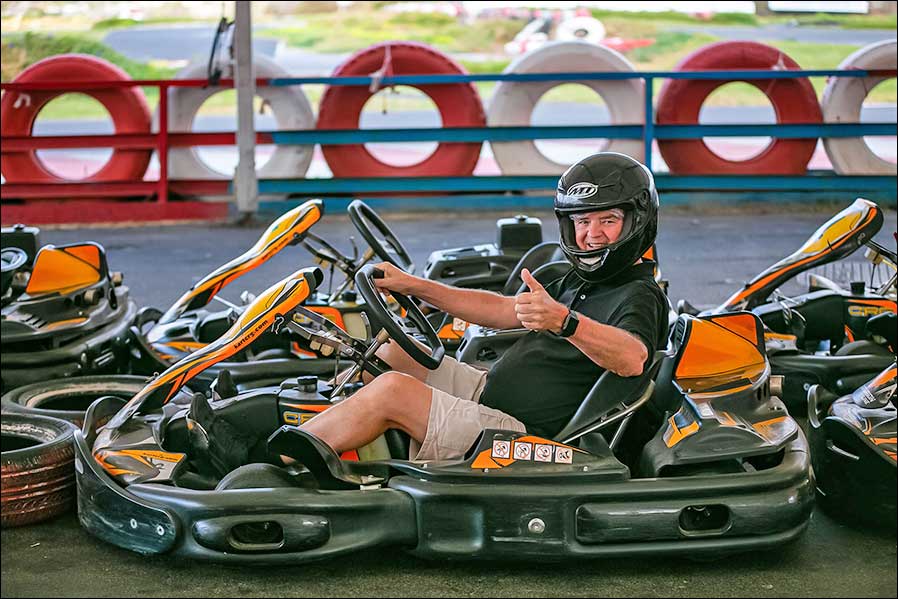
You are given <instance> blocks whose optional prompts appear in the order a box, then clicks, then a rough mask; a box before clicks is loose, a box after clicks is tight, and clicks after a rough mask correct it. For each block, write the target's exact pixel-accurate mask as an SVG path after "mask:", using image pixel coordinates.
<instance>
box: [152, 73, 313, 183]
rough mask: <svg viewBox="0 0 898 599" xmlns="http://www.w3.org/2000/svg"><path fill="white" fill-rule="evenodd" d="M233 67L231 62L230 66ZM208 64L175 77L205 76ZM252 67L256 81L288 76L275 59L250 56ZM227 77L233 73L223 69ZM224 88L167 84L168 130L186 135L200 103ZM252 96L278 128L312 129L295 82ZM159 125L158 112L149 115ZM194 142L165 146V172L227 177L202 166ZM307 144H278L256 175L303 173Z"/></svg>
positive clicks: (309, 156)
mask: <svg viewBox="0 0 898 599" xmlns="http://www.w3.org/2000/svg"><path fill="white" fill-rule="evenodd" d="M232 66H233V65H232ZM206 69H207V65H206V64H205V62H204V63H199V62H196V63H192V64H189V65H187V66H186V67H184V69H182V70H181V71H180V72H178V74H177V75H176V76H175V79H205V78H206ZM253 69H254V70H255V76H256V78H257V79H271V78H275V77H289V76H290V74H289V73H288V72H287V71H285V70H284V69H283V68H281V67H280V66H279V65H278V64H277V63H276V62H274V61H273V60H271V59H268V58H266V57H264V56H255V57H253ZM222 76H223V77H225V78H230V77H232V76H233V73H231V72H227V69H225V72H224V73H222ZM225 89H226V88H222V87H170V88H169V89H168V130H169V132H170V133H189V132H191V131H192V130H193V123H194V121H195V120H196V115H197V113H198V112H199V110H200V107H201V106H202V105H203V103H204V102H205V101H206V100H208V99H209V98H210V97H211V96H213V95H214V94H216V93H219V92H221V91H224V90H225ZM256 95H257V96H259V97H260V98H262V100H263V101H264V102H265V103H266V104H267V105H268V106H270V108H271V111H272V112H273V113H274V118H275V120H276V121H277V126H278V129H279V130H298V129H314V128H315V115H314V113H313V112H312V107H311V105H310V104H309V100H308V98H306V95H305V93H304V92H303V91H302V87H300V86H298V85H291V86H277V87H272V86H260V87H257V88H256ZM153 122H154V123H156V124H158V122H159V114H158V110H157V113H156V114H155V115H154V117H153ZM196 150H197V146H188V147H182V148H170V149H169V151H168V176H169V177H171V178H172V179H206V180H225V179H232V178H233V175H228V174H224V173H221V172H219V171H216V170H215V169H213V168H212V167H210V166H209V165H208V164H206V163H205V162H204V161H203V160H202V159H201V158H200V157H199V155H198V154H197V151H196ZM313 150H314V146H312V145H302V146H294V145H277V146H275V150H274V153H273V154H272V155H271V157H270V158H269V159H268V162H266V163H265V165H264V166H262V167H261V168H258V169H256V174H257V176H258V177H259V178H260V179H278V178H295V177H302V176H304V175H305V173H306V171H307V170H309V165H310V164H311V163H312V153H313Z"/></svg>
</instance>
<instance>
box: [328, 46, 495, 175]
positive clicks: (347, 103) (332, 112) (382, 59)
mask: <svg viewBox="0 0 898 599" xmlns="http://www.w3.org/2000/svg"><path fill="white" fill-rule="evenodd" d="M375 73H378V74H380V75H381V76H384V75H464V74H467V72H466V71H465V69H464V67H462V66H461V65H459V64H458V63H456V62H455V61H454V60H452V59H451V58H449V57H448V56H446V55H445V54H442V53H440V52H438V51H436V50H434V49H433V48H431V47H429V46H427V45H425V44H419V43H415V42H386V43H383V44H376V45H374V46H371V47H370V48H366V49H364V50H362V51H360V52H357V53H355V54H353V55H352V56H350V57H349V58H348V59H347V60H346V62H344V63H343V64H341V65H340V66H338V67H337V69H336V70H335V71H334V72H333V73H332V74H331V76H332V77H349V76H368V75H373V74H375ZM414 87H416V88H417V89H419V90H421V91H422V92H423V93H425V94H427V95H428V96H429V97H430V99H431V100H433V102H434V104H436V105H437V108H438V109H439V111H440V117H441V118H442V119H443V127H485V126H486V116H485V114H484V111H483V104H482V103H481V101H480V97H479V96H478V94H477V90H476V88H475V87H474V85H473V84H471V83H453V84H447V85H415V86H414ZM375 93H376V90H374V91H372V90H371V89H369V88H366V87H361V86H357V87H356V86H354V87H340V86H330V87H328V88H327V90H326V91H325V92H324V96H323V97H322V98H321V104H320V105H319V110H318V125H317V128H318V129H358V127H359V116H360V115H361V113H362V108H363V107H364V106H365V103H366V102H367V101H368V99H369V98H370V97H371V96H373V95H374V94H375ZM480 147H481V144H480V143H445V142H444V143H440V144H439V146H437V149H436V150H435V151H434V153H433V154H431V155H430V156H429V157H427V158H425V159H424V160H423V161H421V162H419V163H417V164H413V165H410V166H393V165H389V164H385V163H383V162H381V161H380V160H378V159H377V158H375V157H374V155H373V154H371V152H369V151H368V149H367V148H365V146H364V145H363V144H354V145H340V146H322V150H323V152H324V157H325V159H326V160H327V164H328V166H329V167H330V169H331V172H333V174H334V177H436V176H452V175H470V174H471V173H472V172H474V166H475V165H476V164H477V159H478V158H479V157H480Z"/></svg>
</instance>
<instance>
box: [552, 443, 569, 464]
mask: <svg viewBox="0 0 898 599" xmlns="http://www.w3.org/2000/svg"><path fill="white" fill-rule="evenodd" d="M573 461H574V451H573V450H572V449H571V448H570V447H556V448H555V463H556V464H570V463H572V462H573Z"/></svg>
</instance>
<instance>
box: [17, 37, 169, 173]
mask: <svg viewBox="0 0 898 599" xmlns="http://www.w3.org/2000/svg"><path fill="white" fill-rule="evenodd" d="M130 79H131V77H130V76H129V75H128V74H127V73H126V72H125V71H123V70H122V69H120V68H119V67H117V66H115V65H113V64H111V63H109V62H107V61H105V60H103V59H101V58H97V57H95V56H88V55H84V54H60V55H58V56H51V57H49V58H45V59H43V60H41V61H39V62H36V63H34V64H33V65H31V66H30V67H28V68H27V69H25V70H24V71H22V72H21V73H20V74H19V76H18V77H16V78H15V79H14V80H13V83H38V82H44V81H78V80H84V81H129V80H130ZM67 93H72V92H67V91H54V90H31V91H22V92H18V91H10V92H4V93H3V99H2V100H0V114H2V118H0V133H2V135H3V136H22V137H24V136H29V135H31V133H32V129H33V128H34V121H35V119H36V118H37V115H38V113H39V112H40V111H41V109H42V108H43V107H44V106H46V104H47V103H48V102H49V101H50V100H52V99H54V98H56V97H58V96H61V95H64V94H67ZM79 93H82V94H86V95H88V96H90V97H92V98H94V99H95V100H97V101H98V102H100V104H102V105H103V106H104V107H105V108H106V110H107V111H109V116H110V117H111V118H112V123H113V126H114V127H115V133H117V134H119V133H149V132H150V109H149V107H148V106H147V100H146V97H145V96H144V93H143V90H142V89H141V88H139V87H120V88H111V89H85V90H81V91H80V92H79ZM151 155H152V150H151V149H134V150H130V149H128V150H125V149H121V148H118V149H115V150H113V151H112V156H111V157H110V158H109V161H108V162H107V163H106V164H105V165H104V166H103V167H102V168H101V169H100V170H99V171H97V172H96V173H94V174H93V175H91V176H89V177H87V178H85V179H79V181H80V182H85V183H93V182H99V181H118V182H123V181H141V180H143V176H144V173H145V172H146V170H147V166H148V165H149V163H150V156H151ZM0 171H2V172H3V176H4V177H6V182H7V183H64V182H70V181H71V180H70V179H65V178H62V177H60V176H58V175H55V174H53V173H51V172H50V171H49V170H47V168H46V167H45V166H44V165H43V163H42V162H41V160H40V158H38V157H37V153H36V151H35V150H31V151H27V152H9V153H7V152H4V153H3V154H2V156H0Z"/></svg>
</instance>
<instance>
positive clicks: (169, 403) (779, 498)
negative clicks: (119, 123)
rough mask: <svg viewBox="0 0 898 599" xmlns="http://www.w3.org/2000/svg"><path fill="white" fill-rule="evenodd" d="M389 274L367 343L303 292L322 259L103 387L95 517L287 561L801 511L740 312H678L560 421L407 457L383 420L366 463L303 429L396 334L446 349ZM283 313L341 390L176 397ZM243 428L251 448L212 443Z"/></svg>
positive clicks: (790, 462)
mask: <svg viewBox="0 0 898 599" xmlns="http://www.w3.org/2000/svg"><path fill="white" fill-rule="evenodd" d="M379 274H382V273H380V271H378V270H377V269H376V268H374V267H373V266H372V265H367V266H365V267H363V268H362V269H360V271H359V272H358V273H357V274H356V277H355V283H356V287H357V289H358V290H359V293H360V294H361V295H362V296H363V298H364V299H365V301H366V302H367V304H368V306H369V314H370V315H372V322H373V323H375V328H374V330H377V333H375V334H372V335H370V336H369V337H368V338H367V339H366V340H361V339H356V338H354V337H352V336H350V335H348V334H346V333H345V331H343V330H342V329H340V328H339V327H337V326H336V325H334V324H333V323H331V322H330V321H328V320H327V319H325V318H321V317H320V315H317V314H316V313H314V312H312V311H309V310H307V309H306V308H304V307H303V306H302V302H303V301H304V300H305V299H307V298H308V297H309V296H310V295H311V294H312V293H313V292H314V290H315V288H316V287H317V285H318V284H319V283H320V281H321V278H322V274H321V272H320V270H317V269H306V270H301V271H298V272H297V273H295V274H294V275H291V276H290V277H287V278H285V279H284V280H283V281H281V282H280V283H278V284H276V285H274V286H272V287H271V288H270V289H269V290H267V291H266V292H265V293H263V294H262V295H260V296H259V297H258V298H256V300H255V301H254V302H253V303H252V304H251V305H250V306H249V307H248V308H247V309H246V311H245V312H244V313H243V314H241V315H240V317H239V318H238V319H237V321H236V322H235V323H234V325H233V326H232V327H231V329H230V330H229V331H228V332H227V333H226V334H225V335H224V336H222V338H221V339H219V340H218V341H216V342H215V343H213V344H210V345H208V346H206V347H205V348H202V349H200V350H198V351H197V352H195V353H194V354H192V355H191V356H189V357H187V358H185V359H184V360H182V361H181V362H179V363H178V364H175V365H174V366H172V367H171V368H169V369H168V370H167V371H165V372H163V373H162V374H161V375H159V376H158V377H157V378H156V379H154V380H153V381H151V382H150V383H149V384H148V385H147V386H146V387H145V388H144V389H143V390H142V391H140V392H139V393H138V394H137V395H135V396H134V397H133V398H132V399H131V400H130V401H128V402H127V403H125V402H123V401H122V400H120V399H117V398H101V399H98V400H97V401H96V402H95V403H94V404H92V405H91V407H90V408H89V410H88V412H87V415H86V419H85V423H84V427H83V429H82V430H81V431H78V432H77V433H76V472H77V481H78V513H79V519H80V522H81V524H82V525H83V526H84V527H85V528H86V529H87V530H88V531H89V532H91V533H92V534H94V535H95V536H97V537H99V538H101V539H103V540H105V541H107V542H110V543H112V544H115V545H118V546H120V547H124V548H127V549H130V550H133V551H138V552H141V553H170V554H175V555H181V556H186V557H191V558H196V559H207V560H216V561H231V562H275V563H277V562H280V563H289V562H303V561H308V560H314V559H322V558H326V557H332V556H337V555H340V554H344V553H348V552H350V551H355V550H358V549H361V548H364V547H370V546H375V545H397V546H399V547H402V548H405V549H408V550H410V551H412V552H414V553H415V554H417V555H419V556H424V557H452V558H506V559H544V558H552V557H556V558H557V557H559V556H594V557H597V556H615V555H633V556H636V555H639V556H643V555H646V554H650V553H653V554H685V555H689V556H693V557H696V556H720V555H721V554H722V553H725V552H736V551H748V550H756V549H760V548H767V547H772V546H776V545H780V544H782V543H785V542H788V541H790V540H792V539H795V538H796V537H798V536H799V535H800V534H801V533H802V531H803V530H804V529H805V528H806V526H807V523H808V520H809V518H810V514H811V511H812V507H813V499H814V491H813V484H812V480H811V474H810V468H809V466H810V463H809V458H808V452H807V444H806V441H805V438H804V436H803V434H802V433H801V431H800V430H799V427H798V426H797V424H796V423H795V421H794V420H793V419H792V418H791V417H790V416H789V415H788V414H787V413H786V410H785V408H784V406H783V404H782V402H780V401H779V400H778V399H777V398H776V397H773V396H772V395H771V393H770V385H769V364H768V362H767V360H766V356H765V348H764V342H763V331H762V327H761V324H760V321H759V320H758V318H757V317H756V316H754V315H752V314H750V313H744V312H743V313H733V314H723V315H713V316H709V317H704V318H699V317H694V316H691V315H683V316H681V317H680V319H679V320H678V322H677V325H676V327H674V330H673V334H672V336H671V340H670V347H669V349H668V350H667V351H664V352H658V353H657V354H656V355H655V359H654V361H653V363H652V365H651V367H649V368H646V370H645V372H644V373H643V374H642V375H640V376H637V377H630V378H622V377H618V376H616V375H614V374H613V373H610V372H606V373H605V374H604V375H602V376H601V377H600V378H599V380H598V381H597V382H596V384H595V385H594V387H593V389H592V390H591V391H590V392H589V393H588V395H587V396H586V397H585V398H584V400H583V403H582V405H581V406H580V408H579V409H578V410H577V412H576V413H575V414H574V416H573V417H572V418H571V420H570V422H569V423H568V424H567V425H566V426H565V427H564V429H563V430H562V431H560V433H559V434H558V435H557V436H556V437H555V438H554V439H544V438H539V437H536V436H534V435H530V434H526V433H517V432H511V431H503V430H484V431H483V432H482V434H481V435H480V437H479V438H478V439H477V441H476V442H475V443H474V444H473V445H472V446H471V448H470V449H469V450H468V452H467V453H466V454H465V456H464V457H463V458H461V459H458V460H451V461H442V462H440V461H433V462H413V461H409V460H408V459H406V458H407V453H406V452H407V442H408V438H407V437H405V436H404V435H403V434H402V433H399V432H397V431H393V430H391V431H388V432H387V433H386V434H385V435H383V436H382V437H380V438H378V439H377V440H376V441H375V442H373V443H371V444H369V445H368V446H366V447H365V448H360V449H359V451H358V457H359V458H360V459H359V460H358V461H351V460H348V459H343V460H341V459H339V458H338V457H337V456H336V455H335V454H333V452H332V451H331V450H330V449H329V448H328V447H326V446H324V445H323V444H322V443H321V442H320V441H318V440H317V439H315V438H314V437H312V436H310V435H308V434H306V433H305V432H304V431H303V430H302V429H301V428H300V427H299V425H301V424H302V423H304V422H306V421H307V420H308V419H309V418H310V417H313V416H314V415H315V414H317V413H319V412H321V411H323V410H326V409H327V408H328V407H329V406H331V405H332V404H334V403H336V402H339V401H342V400H343V399H344V398H345V397H346V396H347V395H349V394H351V393H353V392H354V390H355V389H357V388H358V387H359V386H360V385H362V384H363V383H361V382H356V376H357V375H358V374H359V373H361V372H363V371H365V372H369V373H371V374H374V375H377V374H379V373H381V372H384V371H385V370H388V369H389V366H388V365H387V364H385V363H383V361H381V360H379V359H378V358H377V357H376V356H375V352H376V350H377V348H378V347H379V346H380V345H381V344H382V343H384V342H386V341H387V340H388V339H393V340H394V341H396V342H397V343H398V344H399V345H400V346H401V347H402V348H403V349H405V350H406V352H408V353H409V354H410V355H411V356H412V357H413V358H414V359H415V360H416V361H418V362H419V363H420V364H422V365H424V366H425V367H427V368H429V369H433V368H436V367H437V366H438V365H439V363H440V361H441V360H442V357H443V355H444V351H445V350H444V348H443V346H442V344H441V343H440V342H439V339H438V337H437V335H436V331H434V330H433V327H432V326H431V325H430V324H429V322H428V321H427V319H426V317H424V315H423V314H422V313H421V312H420V310H419V309H418V308H417V306H416V304H415V302H414V301H413V300H412V299H411V298H408V297H405V296H403V295H401V294H398V293H394V294H393V296H394V297H395V299H396V301H397V302H398V303H399V304H400V305H401V306H402V308H403V309H404V312H402V313H396V312H395V311H393V310H392V309H391V308H390V307H389V306H388V305H387V304H386V302H385V301H384V300H383V298H382V297H381V295H380V293H379V292H378V291H377V289H376V287H375V284H374V281H373V279H374V278H376V277H377V276H378V275H379ZM402 314H404V317H403V316H402ZM410 330H415V331H417V332H418V333H419V334H420V335H421V337H422V338H423V339H424V345H425V347H426V349H422V348H421V347H420V346H418V345H417V344H415V343H414V342H412V341H411V339H410V338H409V337H408V335H407V334H406V333H407V332H409V331H410ZM269 331H280V332H281V333H282V334H286V335H288V336H298V337H301V338H304V339H306V340H315V341H317V342H318V343H321V344H326V345H329V346H331V347H333V348H335V350H337V352H336V353H337V354H338V355H339V356H340V357H341V358H342V359H343V360H345V361H347V362H350V363H352V369H351V371H350V372H348V373H347V375H346V376H345V377H340V381H341V382H340V383H339V384H338V385H337V386H336V387H334V386H331V384H329V383H326V382H324V381H321V380H319V379H318V378H317V377H314V376H299V377H298V378H292V379H289V380H286V381H284V382H283V383H282V384H281V385H280V386H273V387H268V388H260V389H255V390H252V391H245V392H241V393H237V394H235V395H233V396H230V397H216V396H213V401H212V404H211V406H210V405H209V404H207V403H206V399H205V397H204V396H202V395H195V396H194V397H193V399H192V400H191V401H190V402H189V405H187V403H181V402H179V400H177V399H176V397H177V393H178V390H179V389H180V388H181V386H182V385H184V384H189V383H190V381H191V380H192V378H193V377H195V376H197V375H198V373H200V372H201V371H202V370H203V369H205V368H208V367H209V366H210V365H212V364H215V363H216V362H219V361H221V360H225V359H227V358H228V357H229V356H231V355H233V354H234V353H237V352H239V351H242V350H243V348H245V347H246V345H248V344H251V343H252V342H253V341H254V340H255V339H257V338H259V337H260V336H262V335H265V334H266V333H268V332H269ZM656 404H657V405H656ZM667 406H675V408H674V412H673V413H672V414H671V413H665V412H664V411H665V410H666V409H667ZM204 412H205V413H204ZM208 412H211V416H210V414H209V413H208ZM233 443H237V444H238V445H239V446H240V447H242V448H243V450H244V451H243V453H228V454H226V455H227V456H234V455H242V456H244V457H243V458H242V459H240V460H237V461H234V460H229V459H225V458H223V457H222V454H221V453H220V452H219V451H217V449H216V448H220V447H222V446H224V445H233ZM281 455H284V456H289V457H291V458H293V459H294V460H295V461H296V464H294V465H293V466H290V467H284V466H282V465H281V461H280V459H279V456H281Z"/></svg>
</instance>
